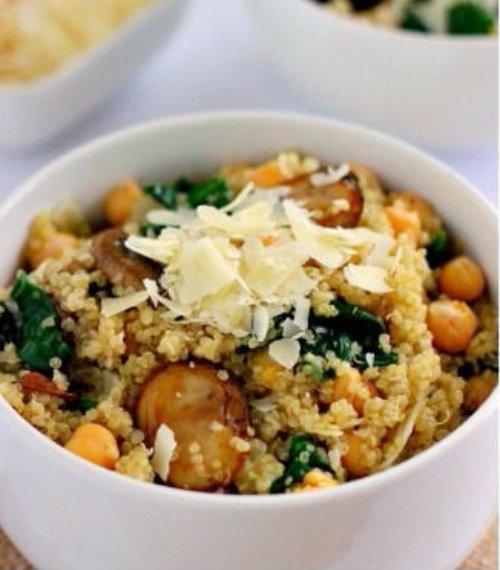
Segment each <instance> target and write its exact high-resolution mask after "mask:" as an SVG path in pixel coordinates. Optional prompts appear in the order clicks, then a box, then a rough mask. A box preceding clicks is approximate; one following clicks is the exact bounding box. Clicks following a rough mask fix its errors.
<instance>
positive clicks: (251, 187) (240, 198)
mask: <svg viewBox="0 0 500 570" xmlns="http://www.w3.org/2000/svg"><path fill="white" fill-rule="evenodd" d="M253 192H255V184H254V183H253V182H249V183H248V184H247V185H246V186H245V188H243V190H242V191H241V192H240V193H239V194H238V195H237V196H236V198H235V199H234V200H233V201H232V202H229V204H227V205H226V206H224V207H223V208H219V209H220V211H221V212H232V211H233V210H236V208H238V206H240V205H241V204H243V202H245V201H246V200H247V198H248V197H249V196H250V195H251V194H252V193H253Z"/></svg>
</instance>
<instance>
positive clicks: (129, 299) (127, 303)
mask: <svg viewBox="0 0 500 570" xmlns="http://www.w3.org/2000/svg"><path fill="white" fill-rule="evenodd" d="M148 298H149V293H148V292H147V291H139V292H137V293H131V294H130V295H125V296H124V297H116V298H115V297H109V298H107V299H103V300H102V301H101V313H102V316H103V317H106V318H109V317H114V316H115V315H118V314H120V313H123V312H125V311H128V310H129V309H132V308H134V307H137V306H138V305H140V304H141V303H144V302H146V301H147V300H148Z"/></svg>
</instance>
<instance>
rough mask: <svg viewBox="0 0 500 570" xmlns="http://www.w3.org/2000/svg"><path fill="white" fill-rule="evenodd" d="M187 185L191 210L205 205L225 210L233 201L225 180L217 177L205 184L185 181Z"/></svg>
mask: <svg viewBox="0 0 500 570" xmlns="http://www.w3.org/2000/svg"><path fill="white" fill-rule="evenodd" d="M183 182H184V184H185V185H186V190H187V200H188V204H189V205H190V206H191V208H196V207H198V206H201V205H203V204H206V205H208V206H215V207H216V208H223V207H224V206H226V205H227V204H229V202H230V201H231V196H230V194H229V189H228V187H227V184H226V181H225V180H224V179H223V178H219V177H215V178H211V179H210V180H206V181H205V182H198V183H195V182H188V181H187V180H184V181H183Z"/></svg>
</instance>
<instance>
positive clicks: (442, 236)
mask: <svg viewBox="0 0 500 570" xmlns="http://www.w3.org/2000/svg"><path fill="white" fill-rule="evenodd" d="M449 254H450V239H449V236H448V233H447V232H446V231H445V230H442V229H441V230H439V231H438V232H437V233H436V234H435V235H434V237H433V238H432V240H431V242H430V244H429V245H428V246H427V262H428V263H429V266H430V267H431V268H433V269H435V268H436V267H439V266H440V265H442V264H443V263H444V262H445V261H446V260H447V259H448V257H449Z"/></svg>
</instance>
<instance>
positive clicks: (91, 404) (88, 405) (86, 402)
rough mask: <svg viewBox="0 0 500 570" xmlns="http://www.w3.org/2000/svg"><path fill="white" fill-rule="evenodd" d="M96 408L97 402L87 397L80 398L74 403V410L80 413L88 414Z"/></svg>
mask: <svg viewBox="0 0 500 570" xmlns="http://www.w3.org/2000/svg"><path fill="white" fill-rule="evenodd" d="M96 406H97V400H95V399H94V398H89V397H87V396H81V397H80V398H78V400H77V401H76V403H75V408H76V409H77V410H79V411H80V412H83V413H85V412H88V411H89V410H92V409H93V408H95V407H96Z"/></svg>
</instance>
